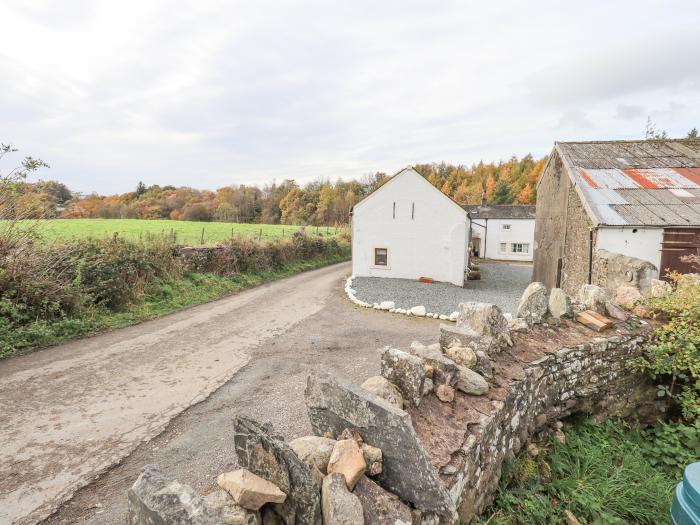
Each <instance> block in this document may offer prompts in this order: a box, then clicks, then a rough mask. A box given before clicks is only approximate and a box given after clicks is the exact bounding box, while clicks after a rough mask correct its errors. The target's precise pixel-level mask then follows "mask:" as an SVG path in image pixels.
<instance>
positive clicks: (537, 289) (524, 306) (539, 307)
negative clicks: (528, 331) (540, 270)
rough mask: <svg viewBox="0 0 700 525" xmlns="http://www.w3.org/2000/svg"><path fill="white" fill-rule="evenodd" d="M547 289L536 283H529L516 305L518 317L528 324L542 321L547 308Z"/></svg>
mask: <svg viewBox="0 0 700 525" xmlns="http://www.w3.org/2000/svg"><path fill="white" fill-rule="evenodd" d="M548 302H549V301H548V297H547V287H546V286H545V285H544V284H542V283H538V282H534V283H530V284H529V285H528V286H527V288H525V291H524V292H523V295H522V297H521V298H520V304H519V305H518V317H521V318H523V319H525V320H526V321H527V322H528V323H530V324H537V323H541V322H542V321H544V319H545V317H546V316H547V307H548Z"/></svg>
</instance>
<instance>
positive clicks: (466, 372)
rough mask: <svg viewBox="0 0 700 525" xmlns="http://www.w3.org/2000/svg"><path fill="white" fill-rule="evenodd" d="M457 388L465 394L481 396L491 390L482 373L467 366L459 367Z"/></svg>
mask: <svg viewBox="0 0 700 525" xmlns="http://www.w3.org/2000/svg"><path fill="white" fill-rule="evenodd" d="M455 387H456V388H457V390H459V391H461V392H464V393H465V394H471V395H474V396H481V395H484V394H486V393H487V392H488V391H489V384H488V383H487V382H486V379H484V378H483V377H482V376H481V375H479V374H478V373H477V372H475V371H474V370H470V369H469V368H467V367H464V366H461V367H459V376H458V377H457V384H456V385H455Z"/></svg>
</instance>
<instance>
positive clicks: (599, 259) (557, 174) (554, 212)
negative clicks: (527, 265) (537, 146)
mask: <svg viewBox="0 0 700 525" xmlns="http://www.w3.org/2000/svg"><path fill="white" fill-rule="evenodd" d="M689 254H700V140H690V139H687V140H638V141H601V142H598V141H596V142H557V143H555V145H554V150H553V151H552V154H551V155H550V157H549V159H548V161H547V164H546V166H545V168H544V170H543V173H542V177H541V178H540V181H539V182H538V186H537V220H536V224H535V256H534V267H533V280H534V281H540V282H542V283H544V284H545V285H546V286H548V287H550V288H551V287H561V288H563V289H564V290H565V291H566V292H567V293H568V294H570V295H574V296H575V295H576V293H577V291H578V289H579V288H580V286H581V285H582V284H585V283H590V284H597V285H599V286H602V287H604V288H607V289H608V290H612V289H614V288H615V286H617V285H619V284H623V282H625V281H626V282H625V283H624V284H632V285H635V286H637V287H638V288H640V289H642V290H643V289H644V288H645V287H646V286H648V282H649V280H650V279H651V278H652V277H657V275H660V277H661V278H665V277H666V271H667V270H676V271H680V272H688V271H691V268H690V267H689V265H688V264H687V263H686V262H684V261H683V260H682V257H683V256H684V255H689Z"/></svg>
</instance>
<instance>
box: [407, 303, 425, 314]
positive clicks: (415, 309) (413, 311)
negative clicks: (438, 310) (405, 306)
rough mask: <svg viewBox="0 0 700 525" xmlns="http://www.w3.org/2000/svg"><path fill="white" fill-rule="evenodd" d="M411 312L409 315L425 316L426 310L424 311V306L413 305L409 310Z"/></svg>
mask: <svg viewBox="0 0 700 525" xmlns="http://www.w3.org/2000/svg"><path fill="white" fill-rule="evenodd" d="M409 311H410V312H411V315H415V316H416V317H425V314H426V311H425V306H422V305H421V306H414V307H413V308H411V309H410V310H409Z"/></svg>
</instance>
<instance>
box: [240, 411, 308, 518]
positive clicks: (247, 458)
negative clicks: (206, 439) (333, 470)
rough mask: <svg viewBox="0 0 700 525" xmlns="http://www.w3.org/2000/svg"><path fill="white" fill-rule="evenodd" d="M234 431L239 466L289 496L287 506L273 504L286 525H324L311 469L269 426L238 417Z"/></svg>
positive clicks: (286, 501)
mask: <svg viewBox="0 0 700 525" xmlns="http://www.w3.org/2000/svg"><path fill="white" fill-rule="evenodd" d="M234 431H235V434H234V444H235V446H236V454H237V456H238V462H239V464H240V465H241V466H242V467H244V468H247V469H248V470H250V471H251V472H252V473H254V474H257V475H258V476H260V477H261V478H264V479H266V480H268V481H270V482H271V483H274V484H275V485H277V486H278V487H279V488H280V489H281V490H282V492H284V493H285V494H287V499H286V500H285V501H284V503H273V504H271V507H272V508H274V510H275V512H277V514H279V515H280V516H282V518H283V519H284V520H285V521H286V522H287V523H297V524H303V525H321V498H320V495H319V491H318V485H317V484H316V481H315V478H314V476H313V474H312V472H311V468H310V467H309V466H308V465H307V464H306V463H304V462H303V461H302V460H301V459H299V458H298V457H297V455H296V454H295V453H294V451H293V450H292V448H291V447H290V446H289V445H288V444H287V443H285V442H284V439H283V438H282V437H280V436H276V435H275V434H274V433H273V429H272V426H271V425H269V424H267V425H261V424H260V423H257V422H256V421H253V420H252V419H248V418H245V417H238V418H236V420H235V421H234Z"/></svg>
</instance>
